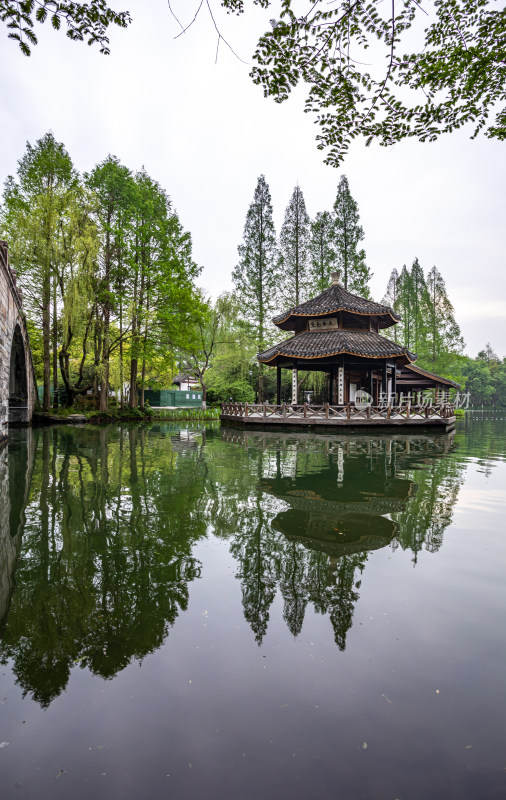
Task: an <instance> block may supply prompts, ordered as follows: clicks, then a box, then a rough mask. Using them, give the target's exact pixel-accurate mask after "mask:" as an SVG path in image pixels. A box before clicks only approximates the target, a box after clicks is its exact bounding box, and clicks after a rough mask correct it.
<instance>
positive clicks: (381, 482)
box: [0, 418, 506, 800]
mask: <svg viewBox="0 0 506 800" xmlns="http://www.w3.org/2000/svg"><path fill="white" fill-rule="evenodd" d="M505 461H506V422H504V421H502V420H493V421H491V420H489V421H487V420H486V419H481V418H480V419H478V420H474V419H469V420H468V421H467V422H466V423H460V427H459V428H458V430H457V433H456V435H413V436H411V435H410V436H402V435H399V436H383V435H372V436H365V435H347V436H317V437H315V436H311V435H293V434H272V433H257V432H253V433H244V432H241V431H239V432H238V431H234V430H231V429H230V430H227V429H220V427H218V426H214V425H210V426H207V427H205V428H204V427H200V428H199V427H197V426H195V427H190V428H184V427H180V426H177V425H171V424H164V425H152V426H150V427H129V426H114V427H108V428H93V427H91V426H90V427H82V428H71V427H66V426H62V427H55V428H46V429H39V430H34V431H27V430H18V431H12V432H11V436H10V440H9V444H8V447H6V448H4V449H3V450H2V452H1V453H0V479H1V480H0V778H1V790H0V791H1V797H2V798H8V800H10V798H11V797H12V798H14V797H24V798H42V799H43V800H44V799H45V798H73V799H74V798H76V799H78V800H79V799H80V798H104V799H105V798H107V800H114V799H115V798H118V799H119V798H143V797H146V798H155V799H156V800H157V799H158V798H176V799H177V798H185V799H187V798H190V800H193V798H195V799H196V800H198V799H200V798H203V799H204V798H205V800H210V798H211V799H212V798H240V799H241V800H242V799H244V800H249V798H259V797H260V798H264V799H265V800H270V799H271V798H273V799H274V798H276V799H277V800H278V799H279V798H281V799H283V798H317V799H318V800H319V799H320V798H322V799H323V798H332V800H337V798H339V800H357V798H366V799H367V800H369V799H372V800H376V798H377V799H378V800H383V799H384V800H395V799H396V798H398V800H427V798H436V799H438V798H444V800H453V799H455V800H461V799H462V800H466V799H467V798H472V799H473V800H474V798H479V799H480V800H492V799H494V800H496V798H502V799H503V800H504V798H505V797H506V737H505V720H506V685H505V684H506V681H505V652H506V647H505V644H506V622H505V620H506V615H505V611H506V597H505V590H504V574H505V567H506V525H505V520H506V491H505V488H506V463H505Z"/></svg>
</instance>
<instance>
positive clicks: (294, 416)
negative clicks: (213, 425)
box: [220, 403, 455, 433]
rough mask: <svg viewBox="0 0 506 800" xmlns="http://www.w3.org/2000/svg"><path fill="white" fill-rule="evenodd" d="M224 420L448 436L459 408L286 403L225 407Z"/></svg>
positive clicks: (268, 425)
mask: <svg viewBox="0 0 506 800" xmlns="http://www.w3.org/2000/svg"><path fill="white" fill-rule="evenodd" d="M220 420H221V422H223V423H226V424H228V425H237V426H239V427H241V428H243V427H259V428H261V427H265V428H269V429H271V430H272V429H273V428H276V427H278V428H281V427H289V428H290V429H292V430H293V429H299V430H307V429H311V428H324V429H329V428H334V429H336V430H337V429H339V430H340V431H342V430H343V428H351V429H359V428H361V429H364V428H367V429H371V428H377V429H382V430H385V429H395V430H396V431H398V432H400V431H404V430H405V431H412V430H413V429H420V428H424V429H430V430H432V431H441V432H442V433H447V432H448V431H451V430H453V428H454V427H455V406H454V405H453V404H452V403H440V404H435V405H426V404H421V405H412V404H411V403H407V404H405V405H399V406H393V405H388V406H368V407H367V408H357V407H356V406H355V405H354V404H352V403H348V404H346V405H330V404H329V403H325V404H324V405H310V404H309V403H303V404H302V405H295V404H290V403H282V404H280V405H272V404H271V403H222V404H221V415H220Z"/></svg>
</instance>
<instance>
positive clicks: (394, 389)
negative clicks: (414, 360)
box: [392, 361, 397, 396]
mask: <svg viewBox="0 0 506 800" xmlns="http://www.w3.org/2000/svg"><path fill="white" fill-rule="evenodd" d="M392 394H393V395H394V396H395V395H396V394H397V362H396V361H394V365H393V367H392Z"/></svg>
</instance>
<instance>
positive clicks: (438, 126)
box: [0, 0, 506, 166]
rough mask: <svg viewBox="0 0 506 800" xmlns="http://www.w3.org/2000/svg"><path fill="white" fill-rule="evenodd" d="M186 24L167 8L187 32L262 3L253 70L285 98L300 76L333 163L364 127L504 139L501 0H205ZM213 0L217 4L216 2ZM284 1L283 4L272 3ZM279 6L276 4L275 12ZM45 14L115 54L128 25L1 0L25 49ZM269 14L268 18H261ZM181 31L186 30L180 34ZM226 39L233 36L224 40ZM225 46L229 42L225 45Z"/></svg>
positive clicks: (98, 0) (117, 18)
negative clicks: (114, 29) (115, 30)
mask: <svg viewBox="0 0 506 800" xmlns="http://www.w3.org/2000/svg"><path fill="white" fill-rule="evenodd" d="M195 5H196V8H195V9H191V11H190V18H189V21H188V23H187V24H186V25H185V24H183V23H182V22H181V21H180V19H179V18H178V17H177V16H176V14H175V12H174V10H173V8H172V6H171V3H170V2H169V4H168V6H169V11H170V12H171V13H172V16H173V17H174V18H175V20H177V23H178V25H179V26H180V28H181V31H180V33H181V32H183V31H186V30H187V29H188V28H189V27H191V25H192V24H193V22H194V21H195V19H196V18H197V16H198V15H199V13H200V12H201V11H202V10H207V11H208V12H209V14H210V18H211V21H212V24H213V27H214V29H215V30H216V32H217V35H218V44H219V43H220V41H221V40H223V36H222V34H221V31H220V29H219V22H217V15H216V13H215V12H216V11H217V10H218V7H219V6H221V7H222V8H223V9H225V10H226V11H227V12H229V13H234V14H239V15H240V14H242V13H243V12H245V11H246V10H247V9H248V7H249V8H252V7H253V6H260V7H261V8H263V9H265V12H266V15H267V14H272V12H271V8H276V11H277V14H278V17H277V18H274V19H272V18H271V17H270V16H269V23H270V30H267V31H266V32H265V33H264V34H263V35H262V36H261V37H260V39H259V41H258V43H257V47H256V50H255V53H254V55H253V61H254V66H253V69H252V71H251V73H250V74H251V77H252V79H253V81H254V83H256V84H258V85H260V86H261V87H262V88H263V91H264V95H265V96H266V97H272V98H274V100H275V101H276V102H278V103H281V102H283V101H284V100H286V99H287V98H288V97H289V95H290V93H291V92H292V90H293V89H294V88H295V87H296V86H297V85H298V84H299V83H304V84H306V85H307V87H308V95H307V99H306V106H305V110H306V112H311V113H314V114H315V115H316V122H317V123H318V125H319V126H320V133H319V134H318V136H317V142H318V148H319V149H321V150H325V151H326V158H325V161H326V163H327V164H330V165H332V166H338V165H339V164H340V163H341V162H342V160H343V158H344V156H345V154H346V151H347V149H348V147H349V145H350V143H351V142H352V141H353V140H354V139H357V138H360V137H363V138H364V139H365V140H366V143H367V144H369V143H370V142H371V141H373V140H376V141H378V142H379V144H381V145H385V146H386V145H391V144H394V143H395V142H399V141H400V140H402V139H404V138H407V137H414V138H416V139H418V140H419V141H422V142H423V141H427V140H428V141H433V140H435V139H437V138H438V137H439V136H440V135H441V134H443V133H449V132H452V131H455V130H457V129H458V128H461V127H462V126H463V125H466V124H469V125H471V126H472V127H471V130H472V137H474V136H476V135H477V134H478V133H479V132H480V131H482V132H484V133H485V135H486V136H487V137H489V138H498V139H501V140H504V139H505V138H506V9H505V8H504V3H502V2H500V0H435V2H434V3H429V2H428V0H421V2H418V0H402V1H401V2H400V3H395V2H394V0H391V2H390V3H386V4H384V3H382V2H381V0H366V2H364V3H362V2H359V0H333V2H332V3H328V2H326V0H325V2H324V0H304V2H301V0H281V3H280V6H278V4H277V3H274V2H273V0H214V3H213V0H201V1H200V2H199V3H196V4H195ZM213 6H214V8H213ZM278 8H279V11H278V10H277V9H278ZM274 13H276V12H274ZM48 19H49V20H50V21H51V24H52V25H53V27H54V28H55V29H56V30H60V29H61V28H62V27H63V28H66V33H67V36H68V37H69V38H70V39H72V40H77V41H84V40H86V41H87V43H88V44H89V45H91V44H94V43H97V44H98V45H99V46H100V51H101V52H102V53H105V54H108V53H109V39H108V37H107V31H108V28H109V26H110V25H118V26H120V27H123V28H125V27H127V25H128V24H129V23H130V20H131V18H130V14H129V12H128V11H120V12H116V11H114V10H113V9H112V8H110V7H109V5H108V4H107V2H106V0H89V2H85V3H79V2H74V0H66V2H56V0H21V2H18V1H17V0H0V21H1V22H3V23H5V25H6V26H7V28H8V29H9V34H8V35H9V37H10V38H11V39H14V40H15V41H17V42H18V44H19V46H20V48H21V50H22V52H23V53H24V54H25V55H27V56H29V55H30V52H31V48H32V47H33V46H34V45H36V44H37V36H36V34H35V31H34V28H35V22H38V23H43V22H45V21H46V20H48ZM266 22H267V20H266ZM179 35H180V34H179ZM227 44H228V42H227ZM229 46H230V45H229Z"/></svg>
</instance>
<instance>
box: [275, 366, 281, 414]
mask: <svg viewBox="0 0 506 800" xmlns="http://www.w3.org/2000/svg"><path fill="white" fill-rule="evenodd" d="M276 403H277V405H278V406H280V405H281V367H280V366H279V364H278V366H277V367H276Z"/></svg>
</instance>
